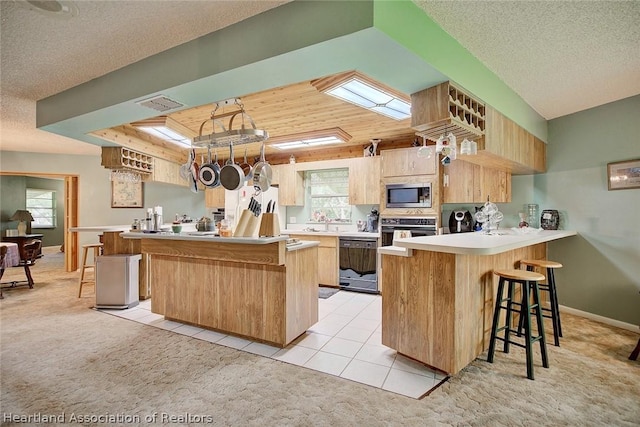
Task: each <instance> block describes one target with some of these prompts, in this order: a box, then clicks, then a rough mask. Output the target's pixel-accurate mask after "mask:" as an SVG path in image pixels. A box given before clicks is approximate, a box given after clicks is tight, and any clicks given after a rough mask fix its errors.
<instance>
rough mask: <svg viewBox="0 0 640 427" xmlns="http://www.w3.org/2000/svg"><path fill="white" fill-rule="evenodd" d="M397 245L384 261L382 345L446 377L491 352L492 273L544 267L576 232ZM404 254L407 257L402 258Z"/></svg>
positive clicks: (465, 235) (443, 237) (510, 234)
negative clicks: (551, 250)
mask: <svg viewBox="0 0 640 427" xmlns="http://www.w3.org/2000/svg"><path fill="white" fill-rule="evenodd" d="M502 232H503V233H506V234H503V235H483V234H480V233H460V234H445V235H439V236H427V237H413V238H405V239H396V240H394V247H393V248H394V250H384V248H380V249H379V252H380V253H381V254H382V283H383V292H382V343H383V344H384V345H386V346H388V347H390V348H393V349H395V350H397V351H398V352H399V353H401V354H404V355H405V356H408V357H411V358H413V359H416V360H418V361H420V362H422V363H425V364H426V365H429V366H431V367H434V368H437V369H439V370H441V371H443V372H446V373H449V374H455V373H457V372H459V371H460V370H461V369H463V368H464V367H465V366H467V365H468V364H469V363H471V362H472V361H473V360H474V359H475V358H476V357H477V356H478V355H480V354H481V353H482V352H483V351H484V350H486V348H487V347H488V343H489V337H490V334H491V320H492V316H493V306H494V296H495V294H496V290H497V285H498V280H497V278H495V277H494V275H493V270H494V269H499V268H519V261H520V260H522V259H546V255H547V246H546V243H547V242H549V241H552V240H556V239H561V238H566V237H570V236H574V235H576V233H575V232H574V231H564V230H558V231H546V230H545V231H540V232H536V233H530V234H519V233H517V232H513V231H511V232H507V231H506V230H505V231H502ZM402 249H407V251H402Z"/></svg>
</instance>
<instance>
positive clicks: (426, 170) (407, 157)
mask: <svg viewBox="0 0 640 427" xmlns="http://www.w3.org/2000/svg"><path fill="white" fill-rule="evenodd" d="M419 148H420V147H411V148H398V149H394V150H383V151H382V176H383V177H393V176H413V175H433V174H435V173H436V157H437V156H431V158H423V157H418V149H419Z"/></svg>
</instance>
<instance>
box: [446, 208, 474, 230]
mask: <svg viewBox="0 0 640 427" xmlns="http://www.w3.org/2000/svg"><path fill="white" fill-rule="evenodd" d="M471 231H473V217H472V216H471V212H469V211H453V212H451V215H450V216H449V233H469V232H471Z"/></svg>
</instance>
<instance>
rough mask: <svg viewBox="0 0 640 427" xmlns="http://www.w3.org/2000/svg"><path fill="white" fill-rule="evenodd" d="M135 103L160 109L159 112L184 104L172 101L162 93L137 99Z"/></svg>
mask: <svg viewBox="0 0 640 427" xmlns="http://www.w3.org/2000/svg"><path fill="white" fill-rule="evenodd" d="M136 104H138V105H142V106H143V107H147V108H151V109H152V110H156V111H160V112H161V113H164V112H165V111H169V110H173V109H175V108H179V107H184V104H182V103H180V102H178V101H174V100H173V99H171V98H167V97H166V96H164V95H159V96H155V97H153V98H149V99H145V100H142V101H138V102H136Z"/></svg>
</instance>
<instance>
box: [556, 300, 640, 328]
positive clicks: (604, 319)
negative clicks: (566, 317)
mask: <svg viewBox="0 0 640 427" xmlns="http://www.w3.org/2000/svg"><path fill="white" fill-rule="evenodd" d="M560 311H561V312H565V313H569V314H574V315H576V316H580V317H585V318H587V319H590V320H595V321H596V322H600V323H604V324H606V325H610V326H615V327H616V328H620V329H626V330H627V331H631V332H638V328H639V326H638V325H633V324H631V323H627V322H621V321H620V320H615V319H610V318H608V317H604V316H599V315H597V314H593V313H589V312H588V311H582V310H577V309H575V308H571V307H567V306H565V305H561V306H560Z"/></svg>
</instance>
